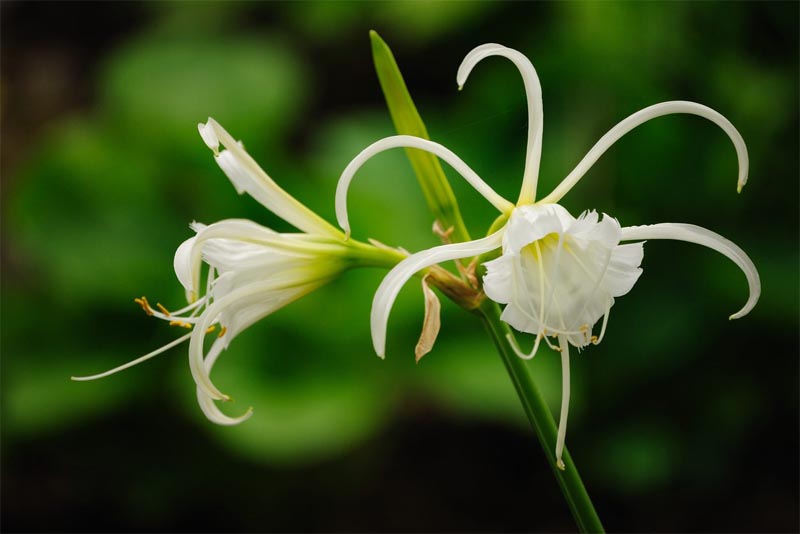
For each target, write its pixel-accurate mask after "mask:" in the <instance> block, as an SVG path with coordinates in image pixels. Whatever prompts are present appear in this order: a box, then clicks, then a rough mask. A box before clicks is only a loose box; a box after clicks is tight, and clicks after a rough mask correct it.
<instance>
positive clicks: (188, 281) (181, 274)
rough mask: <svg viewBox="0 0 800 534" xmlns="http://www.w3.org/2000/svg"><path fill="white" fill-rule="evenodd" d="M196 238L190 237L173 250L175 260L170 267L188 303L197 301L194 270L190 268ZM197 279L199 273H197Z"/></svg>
mask: <svg viewBox="0 0 800 534" xmlns="http://www.w3.org/2000/svg"><path fill="white" fill-rule="evenodd" d="M196 240H197V236H196V235H195V236H192V237H190V238H189V239H187V240H186V241H184V242H183V243H181V244H180V245H179V246H178V248H177V250H175V258H174V259H173V260H172V266H173V268H174V269H175V276H177V277H178V281H179V282H180V283H181V285H182V286H183V289H184V290H186V300H187V301H188V302H189V303H192V302H194V301H195V300H197V296H198V291H197V280H196V279H195V278H194V276H193V273H194V270H195V269H193V267H192V249H193V248H194V244H195V241H196ZM198 277H199V271H198Z"/></svg>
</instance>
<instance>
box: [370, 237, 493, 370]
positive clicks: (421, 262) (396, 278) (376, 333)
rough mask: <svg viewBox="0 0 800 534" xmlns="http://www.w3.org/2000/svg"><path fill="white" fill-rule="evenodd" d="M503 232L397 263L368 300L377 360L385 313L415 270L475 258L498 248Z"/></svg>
mask: <svg viewBox="0 0 800 534" xmlns="http://www.w3.org/2000/svg"><path fill="white" fill-rule="evenodd" d="M502 236H503V230H502V229H501V230H499V231H498V232H495V233H493V234H491V235H489V236H487V237H484V238H482V239H476V240H474V241H467V242H466V243H453V244H450V245H441V246H438V247H433V248H430V249H428V250H423V251H422V252H417V253H416V254H413V255H411V256H409V257H408V258H406V259H404V260H403V261H401V262H400V263H398V264H397V265H396V266H395V267H394V268H393V269H392V270H391V271H389V274H387V275H386V277H385V278H384V279H383V281H382V282H381V285H380V286H379V287H378V290H377V291H376V292H375V298H373V300H372V313H371V314H370V325H371V327H372V345H373V347H374V348H375V352H376V353H377V354H378V356H380V357H381V358H383V357H384V355H385V352H386V327H387V324H388V322H389V313H390V312H391V310H392V305H393V304H394V301H395V299H396V298H397V294H398V293H399V292H400V288H402V287H403V285H405V283H406V282H408V280H409V279H410V278H411V277H412V276H414V274H416V273H417V272H418V271H421V270H422V269H425V268H427V267H430V266H431V265H435V264H437V263H441V262H444V261H450V260H456V259H460V258H467V257H469V256H477V255H478V254H483V253H484V252H489V251H490V250H494V249H496V248H498V247H499V246H500V243H501V241H502Z"/></svg>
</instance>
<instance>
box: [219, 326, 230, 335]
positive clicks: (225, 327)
mask: <svg viewBox="0 0 800 534" xmlns="http://www.w3.org/2000/svg"><path fill="white" fill-rule="evenodd" d="M227 331H228V327H227V326H223V327H222V328H221V329H220V331H219V334H217V337H222V336H224V335H225V332H227Z"/></svg>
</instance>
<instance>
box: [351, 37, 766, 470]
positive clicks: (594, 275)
mask: <svg viewBox="0 0 800 534" xmlns="http://www.w3.org/2000/svg"><path fill="white" fill-rule="evenodd" d="M489 56H501V57H505V58H507V59H509V60H510V61H512V62H513V63H514V65H515V66H516V67H517V68H518V69H519V71H520V74H521V75H522V79H523V82H524V85H525V90H526V94H527V98H528V146H527V151H526V158H525V170H524V173H523V178H522V187H521V190H520V194H519V198H518V200H517V203H516V205H513V206H512V205H511V203H510V202H508V201H507V200H505V199H504V198H503V197H501V196H499V195H498V194H497V193H496V192H494V191H493V190H492V189H491V187H490V186H489V185H488V184H486V183H485V182H484V181H483V180H482V179H481V178H480V177H479V176H478V174H477V173H475V172H474V171H473V170H472V169H471V168H470V167H469V166H468V165H467V164H466V163H464V162H463V161H462V160H461V159H460V158H458V157H457V156H456V155H455V154H453V153H452V152H451V151H450V150H448V149H446V148H445V147H443V146H441V145H439V144H437V143H434V142H432V141H427V140H424V139H418V138H414V137H410V136H393V137H389V138H386V139H383V140H381V141H378V142H376V143H374V144H372V145H371V146H369V147H367V148H366V149H365V150H363V151H362V152H361V153H360V154H359V155H358V156H356V158H355V159H354V160H353V162H352V163H351V164H350V165H348V166H347V168H346V169H345V172H344V173H343V174H342V177H341V179H340V181H339V188H338V189H337V197H336V217H337V220H338V222H339V225H340V226H341V227H342V228H343V229H345V231H346V232H347V233H349V231H350V227H349V222H348V217H347V208H346V195H347V188H348V187H349V184H350V182H351V180H352V178H353V175H354V174H355V172H356V171H357V170H358V167H360V166H361V165H362V164H363V163H364V162H365V161H367V160H368V159H369V158H371V157H372V156H374V155H376V154H377V153H379V152H381V151H383V150H386V149H387V148H395V147H412V148H416V149H420V150H427V151H428V152H431V153H433V154H435V155H437V156H439V157H440V158H442V159H443V160H445V161H446V162H447V163H449V164H450V165H451V166H452V167H453V168H454V169H455V170H456V171H457V172H458V173H459V174H460V175H461V176H462V177H463V178H464V179H465V180H467V182H468V183H470V184H471V185H472V186H473V187H474V188H475V189H476V190H477V191H478V192H479V193H481V194H482V195H483V196H484V197H485V198H486V199H487V200H488V201H489V202H490V203H491V204H492V205H493V206H495V207H496V208H497V209H498V210H499V211H500V212H501V213H502V214H503V216H504V218H505V219H506V220H507V222H506V224H505V225H504V226H503V227H502V228H500V229H499V230H497V231H495V232H494V233H492V234H491V235H489V236H487V237H485V238H482V239H477V240H474V241H470V242H467V243H455V244H447V245H442V246H438V247H433V248H431V249H428V250H424V251H421V252H418V253H416V254H413V255H411V256H409V257H408V258H406V259H405V260H403V261H402V262H400V263H399V264H398V265H397V266H396V267H395V268H394V269H392V271H391V272H389V274H388V275H387V276H386V278H384V280H383V282H382V283H381V285H380V287H379V288H378V290H377V292H376V293H375V297H374V299H373V305H372V315H371V326H372V339H373V345H374V347H375V351H376V352H377V354H378V355H379V356H380V357H384V354H385V347H386V328H387V323H388V318H389V312H390V310H391V307H392V305H393V303H394V300H395V298H396V296H397V294H398V293H399V291H400V288H401V287H402V286H403V285H404V284H405V283H406V282H407V281H408V280H409V279H410V278H411V277H412V276H414V275H415V274H417V273H418V272H420V271H423V270H425V269H426V268H429V267H431V266H433V265H435V264H438V263H441V262H444V261H449V260H457V259H463V258H467V257H472V256H477V255H480V254H484V253H488V252H491V251H492V250H495V249H497V248H498V247H502V255H501V256H500V257H499V258H497V259H495V260H492V261H489V262H486V263H485V266H486V269H487V273H486V275H485V276H484V278H483V289H484V291H485V293H486V295H487V296H488V297H489V298H490V299H492V300H494V301H495V302H498V303H500V304H505V309H504V311H503V314H502V319H503V320H504V321H506V322H507V323H508V324H510V325H511V326H512V327H514V328H515V329H517V330H519V331H522V332H528V333H531V334H534V335H535V336H536V338H535V341H534V347H533V349H532V350H531V351H530V352H529V353H527V354H526V353H524V352H523V351H521V350H520V349H519V347H518V346H517V344H516V341H515V340H514V338H513V337H510V341H511V343H512V347H514V349H515V351H516V352H517V354H518V355H519V356H520V357H522V358H526V359H529V358H532V357H533V356H534V355H535V354H536V351H537V349H538V347H539V344H540V341H541V340H542V339H544V340H545V342H546V343H547V344H548V345H550V347H551V348H553V349H555V350H557V351H559V352H561V359H562V368H563V394H562V406H561V418H560V423H559V433H558V440H557V445H556V458H557V463H558V466H559V467H561V468H563V462H562V461H561V455H562V452H563V447H564V439H565V432H566V421H567V413H568V406H569V345H573V346H575V347H577V348H582V347H585V346H586V345H588V344H590V343H593V344H597V343H599V342H600V340H601V339H602V337H603V334H604V332H605V328H606V324H607V320H608V316H609V312H610V309H611V307H612V306H613V304H614V299H615V298H616V297H619V296H622V295H625V294H626V293H627V292H628V291H630V290H631V288H632V287H633V285H634V284H635V283H636V280H637V279H638V278H639V276H640V275H641V272H642V269H641V268H640V264H641V261H642V258H643V255H644V247H643V245H644V240H649V239H674V240H679V241H687V242H690V243H696V244H699V245H703V246H706V247H709V248H711V249H713V250H716V251H717V252H720V253H721V254H723V255H725V256H726V257H728V258H729V259H731V260H732V261H733V262H734V263H735V264H736V265H737V266H739V268H740V269H742V271H743V272H744V274H745V277H746V279H747V282H748V285H749V289H750V294H749V297H748V299H747V302H746V303H745V305H744V307H743V308H742V309H741V310H740V311H738V312H737V313H735V314H733V315H731V319H736V318H739V317H742V316H744V315H746V314H747V313H748V312H749V311H750V310H752V308H753V306H755V304H756V302H757V301H758V298H759V295H760V292H761V284H760V280H759V276H758V272H757V270H756V268H755V266H754V265H753V262H752V261H750V258H748V257H747V255H746V254H745V253H744V252H743V251H742V250H741V249H740V248H739V247H737V246H736V245H735V244H733V243H732V242H730V241H728V240H727V239H725V238H723V237H722V236H720V235H718V234H715V233H714V232H711V231H710V230H706V229H705V228H701V227H698V226H693V225H689V224H673V223H663V224H653V225H646V226H634V227H629V228H623V227H621V226H620V224H619V222H617V220H616V219H613V218H611V217H609V216H608V215H604V216H603V217H602V219H601V218H600V217H599V216H598V214H597V213H595V212H593V211H592V212H586V213H584V214H583V215H581V216H580V217H578V218H575V217H573V216H572V215H570V213H569V212H568V211H567V210H566V209H564V208H563V207H562V206H560V205H558V204H556V203H557V202H558V201H559V200H561V198H562V197H563V196H564V195H565V194H566V193H567V192H568V191H569V190H570V189H571V188H572V187H573V186H574V185H575V184H576V183H577V182H578V181H579V180H580V179H581V178H582V177H583V175H584V174H585V173H586V172H587V171H588V170H589V168H590V167H591V166H592V165H593V164H594V163H595V162H596V161H597V160H598V159H599V158H600V156H601V155H602V154H603V153H604V152H605V151H606V150H608V148H609V147H610V146H611V145H613V144H614V143H615V142H616V141H617V140H618V139H619V138H620V137H622V136H623V135H625V134H626V133H628V132H629V131H631V130H632V129H634V128H635V127H636V126H639V125H640V124H642V123H644V122H646V121H648V120H650V119H653V118H656V117H660V116H663V115H669V114H675V113H683V114H692V115H698V116H700V117H703V118H705V119H708V120H710V121H711V122H713V123H715V124H716V125H718V126H719V127H720V128H721V129H722V130H723V131H724V132H725V133H726V134H727V135H728V137H730V139H731V141H732V142H733V145H734V147H735V149H736V154H737V158H738V163H739V173H738V180H737V191H739V192H741V189H742V187H743V186H744V185H745V183H746V182H747V169H748V156H747V148H746V146H745V144H744V140H743V139H742V137H741V135H740V134H739V132H738V131H737V130H736V128H734V126H733V125H732V124H731V123H730V121H728V120H727V119H726V118H725V117H723V116H722V115H720V114H719V113H717V112H716V111H714V110H712V109H711V108H708V107H706V106H703V105H701V104H697V103H694V102H685V101H673V102H663V103H660V104H656V105H653V106H650V107H648V108H645V109H643V110H641V111H639V112H637V113H634V114H633V115H631V116H630V117H628V118H626V119H625V120H623V121H622V122H620V123H619V124H617V125H616V126H615V127H614V128H612V129H611V130H610V131H609V132H608V133H606V134H605V135H604V136H603V137H601V138H600V140H599V141H598V142H597V143H596V144H595V146H594V147H592V149H591V150H589V152H588V153H587V154H586V156H585V157H584V158H583V159H582V160H581V161H580V162H579V163H578V165H577V166H576V167H575V169H574V170H573V171H572V172H570V173H569V174H568V175H567V176H566V178H564V179H563V181H562V182H561V183H560V184H559V185H558V186H557V187H556V188H555V189H554V190H553V191H552V192H551V193H550V194H549V195H547V196H545V197H544V198H543V199H541V200H539V201H536V186H537V181H538V170H539V160H540V156H541V149H542V125H543V120H542V119H543V111H542V91H541V86H540V84H539V79H538V76H537V74H536V70H535V69H534V68H533V65H532V64H531V63H530V61H529V60H528V59H527V58H526V57H525V56H524V55H522V54H521V53H520V52H518V51H516V50H512V49H509V48H506V47H504V46H501V45H498V44H485V45H482V46H479V47H477V48H475V49H474V50H472V51H471V52H470V53H469V54H467V56H466V57H465V58H464V61H463V62H462V64H461V66H460V67H459V69H458V73H457V82H458V86H459V89H461V88H462V87H463V85H464V83H466V80H467V77H468V76H469V74H470V73H471V72H472V69H473V68H474V67H475V65H476V64H477V63H478V62H480V61H481V60H483V59H485V58H487V57H489ZM501 220H502V219H501ZM624 241H635V243H628V244H621V243H622V242H624ZM601 317H602V318H604V320H603V324H602V327H601V331H600V334H599V335H598V336H595V335H594V334H593V328H594V326H595V324H596V323H597V322H598V321H599V320H600V318H601ZM548 336H552V337H556V338H557V339H558V346H557V347H556V346H554V345H553V344H551V342H550V341H549V340H548Z"/></svg>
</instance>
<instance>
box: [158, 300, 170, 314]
mask: <svg viewBox="0 0 800 534" xmlns="http://www.w3.org/2000/svg"><path fill="white" fill-rule="evenodd" d="M156 307H157V308H158V309H159V310H161V313H163V314H164V315H166V316H167V317H171V316H172V314H171V313H169V310H168V309H166V308H165V307H164V305H163V304H161V303H160V302H156Z"/></svg>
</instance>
